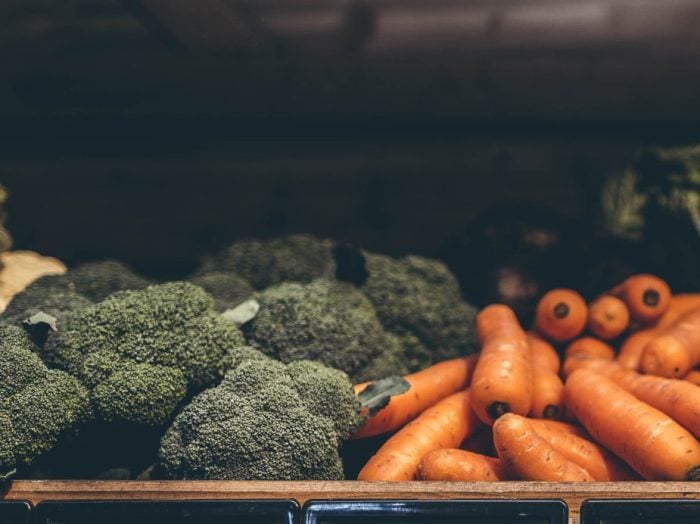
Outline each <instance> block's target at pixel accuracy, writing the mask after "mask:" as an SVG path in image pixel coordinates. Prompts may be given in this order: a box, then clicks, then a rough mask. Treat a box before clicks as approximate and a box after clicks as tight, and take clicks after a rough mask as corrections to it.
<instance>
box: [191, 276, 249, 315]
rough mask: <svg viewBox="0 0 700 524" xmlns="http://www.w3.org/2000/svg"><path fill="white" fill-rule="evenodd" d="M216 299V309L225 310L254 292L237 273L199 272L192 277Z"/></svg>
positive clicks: (193, 281) (194, 281) (195, 283)
mask: <svg viewBox="0 0 700 524" xmlns="http://www.w3.org/2000/svg"><path fill="white" fill-rule="evenodd" d="M190 282H192V283H193V284H194V285H195V286H199V287H201V288H202V289H203V290H204V291H206V292H207V293H209V294H210V295H211V296H212V298H213V299H214V303H215V304H216V310H217V311H220V312H223V311H226V310H227V309H232V308H234V307H236V306H237V305H238V304H240V303H241V302H243V301H244V300H245V299H246V298H248V297H249V296H250V295H252V294H253V288H252V287H251V286H250V284H248V282H246V281H245V280H243V279H242V278H241V277H239V276H238V275H236V274H235V273H231V272H227V271H213V272H211V273H199V274H197V275H196V276H194V277H192V278H191V279H190Z"/></svg>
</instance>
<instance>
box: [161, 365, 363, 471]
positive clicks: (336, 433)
mask: <svg viewBox="0 0 700 524" xmlns="http://www.w3.org/2000/svg"><path fill="white" fill-rule="evenodd" d="M359 412H360V404H359V401H358V400H357V397H356V396H355V393H354V390H353V386H352V384H351V382H350V380H349V379H348V376H347V375H346V374H345V373H343V372H341V371H338V370H335V369H332V368H328V367H326V366H324V365H322V364H319V363H318V362H311V361H298V362H294V363H291V364H289V365H285V364H282V363H280V362H277V361H274V360H272V359H269V358H258V359H255V360H247V361H244V362H242V363H240V364H239V365H237V366H236V367H234V368H232V369H231V370H230V371H229V372H228V373H227V374H226V376H225V377H224V380H223V381H222V382H221V383H220V384H219V385H218V386H216V387H214V388H212V389H208V390H206V391H204V392H203V393H200V394H199V395H198V396H197V397H195V398H194V400H193V401H192V402H191V403H190V404H189V405H187V406H186V407H185V408H184V409H183V410H182V411H181V412H180V414H179V415H178V416H177V417H176V418H175V421H174V422H173V424H172V426H171V427H170V428H169V429H168V430H167V432H166V433H165V435H164V436H163V438H162V440H161V447H160V460H161V464H162V466H163V469H164V471H165V472H166V474H167V475H168V476H169V477H171V478H180V479H223V480H342V478H343V467H342V461H341V458H340V455H339V447H340V445H341V444H342V442H343V440H344V439H346V438H347V437H348V436H349V435H350V434H351V433H352V431H353V430H354V429H355V428H357V427H358V425H359V424H360V423H361V422H362V418H361V417H360V415H359Z"/></svg>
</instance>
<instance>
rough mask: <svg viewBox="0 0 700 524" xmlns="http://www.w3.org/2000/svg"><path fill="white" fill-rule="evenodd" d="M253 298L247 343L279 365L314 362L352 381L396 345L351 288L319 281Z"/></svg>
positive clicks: (277, 288)
mask: <svg viewBox="0 0 700 524" xmlns="http://www.w3.org/2000/svg"><path fill="white" fill-rule="evenodd" d="M254 298H255V299H256V300H257V301H258V302H259V304H260V311H259V312H258V314H257V316H256V317H255V318H254V319H253V320H252V321H250V322H249V323H248V324H245V325H244V326H243V329H244V331H245V332H246V335H247V339H248V341H249V343H250V344H251V345H252V346H254V347H256V348H258V349H260V350H261V351H262V352H263V353H265V354H266V355H268V356H271V357H273V358H275V359H277V360H281V361H282V362H286V363H287V362H294V361H296V360H303V359H310V360H317V361H319V362H321V363H323V364H325V365H328V366H332V367H335V368H338V369H341V370H343V371H345V372H346V373H347V374H348V375H350V377H351V378H353V379H356V378H357V377H358V376H360V373H362V372H363V370H364V369H365V368H367V367H368V366H370V365H371V364H372V363H373V361H374V360H375V359H377V358H378V357H380V356H381V355H382V354H383V353H384V352H385V351H389V350H393V348H394V347H395V346H394V345H395V341H394V340H392V339H391V338H390V337H388V336H387V333H386V332H385V331H384V328H383V327H382V325H381V324H380V322H379V319H378V318H377V315H376V313H375V311H374V308H373V307H372V304H371V303H370V302H369V301H368V300H367V298H366V297H365V296H364V295H363V294H362V292H361V291H359V290H358V289H357V288H355V287H354V286H352V285H351V284H348V283H345V282H333V281H329V280H323V279H319V280H315V281H313V282H311V283H309V284H300V283H284V284H280V285H278V286H275V287H271V288H268V289H266V290H264V291H260V292H258V293H256V294H255V295H254ZM403 371H404V370H403V369H397V370H393V371H392V373H391V374H402V372H403ZM362 376H364V375H362ZM374 378H376V377H374Z"/></svg>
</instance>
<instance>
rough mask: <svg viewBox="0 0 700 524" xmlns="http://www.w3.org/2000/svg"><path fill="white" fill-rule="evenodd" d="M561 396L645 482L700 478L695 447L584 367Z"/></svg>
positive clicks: (657, 414) (665, 420)
mask: <svg viewBox="0 0 700 524" xmlns="http://www.w3.org/2000/svg"><path fill="white" fill-rule="evenodd" d="M564 393H565V395H566V403H567V407H568V408H569V409H570V410H571V411H572V412H573V413H574V415H575V416H576V418H577V419H578V420H579V421H580V422H581V423H582V424H583V426H584V427H585V428H586V429H587V430H588V432H589V433H590V434H591V436H592V437H593V438H594V439H595V440H596V441H598V442H600V443H601V444H603V445H604V446H605V447H607V448H608V449H609V450H611V451H612V452H613V453H615V454H616V455H617V456H618V457H620V458H622V459H623V460H624V461H625V462H627V464H629V465H630V466H631V467H632V468H633V469H634V470H635V471H637V473H639V474H640V475H641V476H642V477H644V478H645V479H647V480H700V444H699V443H698V441H697V440H695V438H694V437H693V435H691V434H690V433H689V432H688V431H687V430H686V429H684V428H683V427H681V426H680V425H679V424H677V423H676V422H674V421H673V420H672V419H671V418H670V417H669V416H668V415H666V414H665V413H663V412H661V411H659V410H657V409H655V408H653V407H651V406H650V405H648V404H646V403H645V402H642V401H641V400H639V399H637V398H636V397H635V396H633V395H632V394H631V393H628V392H627V391H625V390H624V389H623V388H622V387H621V386H619V385H617V384H616V383H615V382H613V381H612V380H610V379H609V378H607V377H605V376H604V375H601V374H599V373H595V372H594V371H590V370H587V369H577V370H576V371H574V372H573V373H572V374H571V375H570V376H569V378H568V379H567V380H566V384H565V385H564ZM494 431H495V430H494Z"/></svg>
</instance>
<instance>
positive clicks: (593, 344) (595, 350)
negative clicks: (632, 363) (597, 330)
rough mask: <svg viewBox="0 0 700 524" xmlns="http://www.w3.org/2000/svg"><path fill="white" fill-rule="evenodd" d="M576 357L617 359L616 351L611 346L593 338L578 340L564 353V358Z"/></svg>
mask: <svg viewBox="0 0 700 524" xmlns="http://www.w3.org/2000/svg"><path fill="white" fill-rule="evenodd" d="M574 355H585V356H586V357H589V358H605V359H608V360H612V359H613V358H615V350H614V349H613V348H612V346H611V345H610V344H607V343H605V342H603V341H602V340H598V339H597V338H593V337H582V338H577V339H576V340H574V341H573V342H572V343H571V344H569V345H568V346H567V348H566V350H565V351H564V358H565V359H567V358H569V357H572V356H574Z"/></svg>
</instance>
